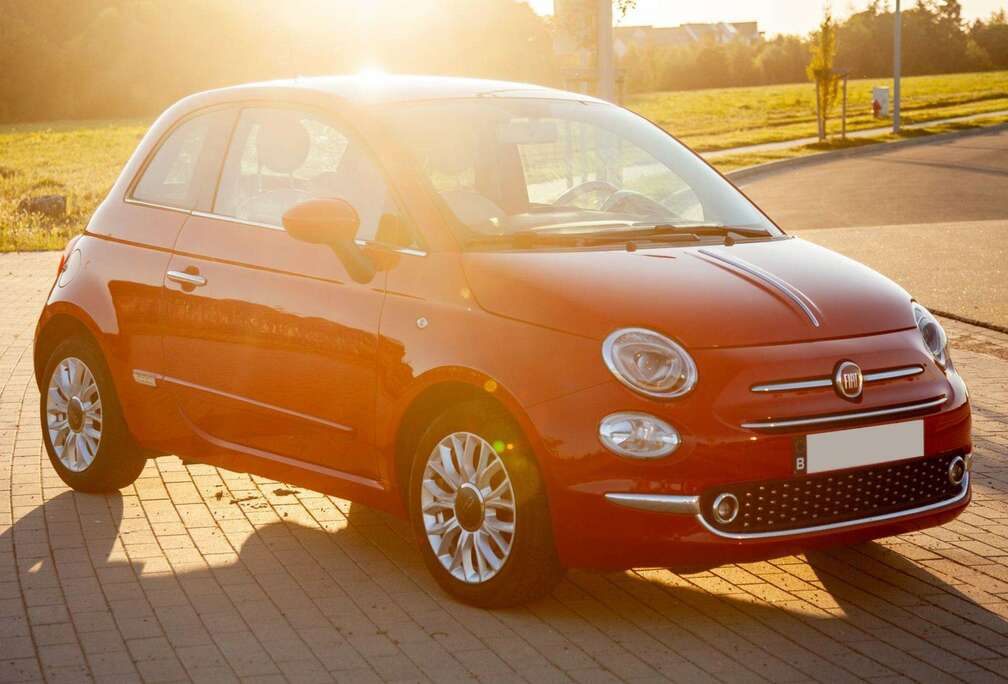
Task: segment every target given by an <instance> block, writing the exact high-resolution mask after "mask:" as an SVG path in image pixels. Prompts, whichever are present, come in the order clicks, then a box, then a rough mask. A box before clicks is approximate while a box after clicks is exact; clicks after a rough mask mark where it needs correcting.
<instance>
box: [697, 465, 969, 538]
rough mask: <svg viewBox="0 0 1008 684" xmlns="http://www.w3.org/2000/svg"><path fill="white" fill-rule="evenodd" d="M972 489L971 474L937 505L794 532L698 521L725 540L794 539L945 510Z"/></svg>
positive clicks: (703, 519)
mask: <svg viewBox="0 0 1008 684" xmlns="http://www.w3.org/2000/svg"><path fill="white" fill-rule="evenodd" d="M969 488H970V478H969V473H967V474H966V479H965V480H963V488H962V491H961V492H959V493H958V494H956V495H955V496H954V497H952V498H951V499H946V500H945V501H938V502H937V503H933V504H928V505H927V506H918V507H917V508H911V509H909V510H905V511H896V512H895V513H885V514H883V515H873V516H870V517H867V518H858V519H857V520H846V521H844V522H838V523H829V524H828V525H814V526H813V527H800V528H798V529H794V530H777V531H774V532H725V531H723V530H719V529H717V528H716V527H714V526H713V525H711V524H710V523H709V522H707V520H706V519H705V518H704V517H703V515H702V514H701V513H697V516H696V518H697V520H698V521H699V522H700V524H701V525H702V526H703V527H704V528H705V529H706V530H707V531H708V532H710V533H712V534H715V535H717V536H719V537H722V538H724V539H736V540H743V539H771V538H774V537H794V536H800V535H804V534H814V533H816V532H828V531H832V530H840V529H843V528H845V527H856V526H858V525H868V524H871V523H876V522H883V521H885V520H896V519H897V518H903V517H906V516H909V515H917V514H918V513H926V512H928V511H934V510H937V509H939V508H944V507H945V506H951V505H952V504H955V503H958V502H960V501H962V500H963V499H964V498H966V495H967V494H968V493H969V490H970V489H969Z"/></svg>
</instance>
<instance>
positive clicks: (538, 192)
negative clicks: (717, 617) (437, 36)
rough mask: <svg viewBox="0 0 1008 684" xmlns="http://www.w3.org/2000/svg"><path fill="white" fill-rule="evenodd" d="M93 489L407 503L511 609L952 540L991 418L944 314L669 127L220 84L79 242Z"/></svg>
mask: <svg viewBox="0 0 1008 684" xmlns="http://www.w3.org/2000/svg"><path fill="white" fill-rule="evenodd" d="M35 370H36V375H37V381H38V385H39V388H40V390H41V392H40V394H41V422H42V433H43V437H44V442H45V447H46V450H47V451H48V454H49V458H50V460H51V461H52V465H53V467H54V468H55V469H56V471H57V472H58V473H59V476H60V477H61V478H62V479H63V481H64V482H66V483H67V484H68V485H69V486H70V487H72V488H74V489H77V490H81V491H86V492H106V491H111V490H116V489H120V488H123V487H127V486H129V485H130V484H131V483H132V482H133V481H134V480H135V479H136V478H137V477H138V475H139V474H140V472H141V470H142V468H143V467H144V463H145V460H146V459H149V458H153V457H156V456H158V455H161V454H175V455H177V456H179V457H180V458H182V459H183V460H184V461H186V462H201V463H208V464H212V465H215V466H219V467H221V468H225V469H230V470H235V471H242V472H251V473H256V474H260V475H262V476H265V477H268V478H274V479H277V480H281V481H284V482H289V483H294V484H297V485H300V486H304V487H308V488H313V489H316V490H319V491H321V492H325V493H328V494H332V495H335V496H339V497H344V498H347V499H350V500H353V501H355V502H359V503H361V504H364V505H367V506H370V507H373V508H376V509H381V510H384V511H387V512H390V513H392V514H397V515H401V516H404V517H408V519H409V520H410V521H411V525H412V529H413V530H414V531H415V534H416V537H417V540H418V544H419V548H420V553H421V554H422V556H423V558H424V560H425V562H426V564H427V566H428V567H429V569H430V571H431V572H432V573H433V576H434V577H435V578H436V579H437V582H438V583H439V584H440V585H441V586H442V587H443V588H444V589H445V590H446V591H448V592H450V593H451V594H453V595H455V596H456V597H459V598H460V599H462V600H464V601H467V602H470V603H473V604H476V605H480V606H502V605H508V604H515V603H518V602H521V601H525V600H528V599H530V598H532V597H535V596H537V595H541V594H543V593H544V592H547V591H548V590H549V589H550V588H551V587H552V586H553V585H554V584H555V583H556V582H557V580H558V579H559V577H560V576H561V574H562V572H563V569H564V568H568V567H595V568H629V567H634V566H642V565H648V566H665V567H672V568H685V567H690V568H696V567H702V566H708V567H710V566H712V565H716V564H720V563H724V562H732V561H742V560H752V559H758V558H767V557H773V556H777V555H782V554H788V553H794V552H798V551H800V550H802V549H807V548H810V547H814V546H816V545H824V544H840V543H855V542H859V541H864V540H868V539H872V538H877V537H882V536H886V535H893V534H897V533H902V532H906V531H910V530H916V529H920V528H924V527H929V526H933V525H939V524H942V523H944V522H946V521H948V520H951V519H952V518H953V517H955V516H956V515H957V514H958V513H959V512H960V511H962V510H963V508H964V507H965V506H966V505H967V503H968V501H969V498H970V484H969V470H970V455H971V441H970V408H969V403H968V398H967V391H966V386H965V385H964V383H963V380H962V379H961V378H960V376H959V375H958V374H957V373H956V370H955V368H954V366H953V364H952V359H951V358H950V357H949V350H948V345H947V339H946V335H945V332H944V331H943V329H942V327H941V325H940V324H939V322H938V321H937V320H936V319H935V318H934V317H933V316H932V315H931V314H930V313H929V312H928V311H927V310H926V309H925V308H924V307H923V306H921V305H920V304H919V303H917V302H916V301H914V300H913V299H912V298H911V296H910V295H909V294H907V293H906V292H905V291H904V290H903V289H901V288H900V287H898V286H897V285H895V284H894V283H892V282H891V281H889V280H887V279H886V278H884V277H882V276H880V275H879V274H877V273H875V272H873V271H872V270H870V269H868V268H866V267H864V266H862V265H860V264H858V263H856V262H854V261H851V260H850V259H847V258H844V257H842V256H840V255H838V254H835V253H833V252H831V251H829V250H827V249H823V248H822V247H818V246H816V245H813V244H810V243H808V242H805V241H804V240H801V239H797V238H794V237H791V236H789V235H786V234H785V233H784V232H783V231H781V230H780V229H779V228H778V227H777V226H775V225H774V223H773V222H772V221H771V220H770V219H769V218H767V216H765V215H764V214H763V213H762V212H761V211H760V210H759V209H758V208H757V207H756V206H754V205H753V204H752V203H751V202H750V201H749V200H748V199H747V198H746V197H745V196H744V195H743V194H742V193H741V192H740V191H739V190H737V189H736V188H735V187H734V186H733V185H732V184H731V183H730V182H728V181H727V180H726V179H725V178H723V177H722V176H721V175H719V174H718V173H717V172H716V171H714V170H713V169H712V168H711V167H710V166H708V165H707V164H706V163H705V162H704V161H703V160H701V159H700V158H699V157H697V156H696V155H695V154H694V153H692V152H691V151H690V150H689V149H687V148H686V147H685V146H683V145H682V144H680V143H679V142H677V141H676V140H675V139H674V138H673V137H671V136H669V135H668V134H667V133H666V132H665V131H663V130H662V129H660V128H658V127H657V126H655V125H653V124H651V123H649V122H648V121H646V120H645V119H642V118H640V117H638V116H636V115H634V114H632V113H630V112H629V111H627V110H625V109H621V108H619V107H616V106H613V105H611V104H608V103H605V102H602V101H599V100H595V99H592V98H590V97H586V96H584V95H579V94H574V93H566V92H560V91H556V90H551V89H546V88H541V87H536V86H528V85H521V84H514V83H502V82H489V81H477V80H466V79H447V78H428V77H392V76H388V77H382V78H365V77H352V76H347V77H331V78H308V79H297V80H292V81H278V82H270V83H263V84H253V85H246V86H239V87H232V88H225V89H220V90H215V91H211V92H205V93H200V94H196V95H193V96H190V97H187V98H185V99H183V100H181V101H180V102H178V103H177V104H175V105H174V106H172V107H171V108H170V109H168V110H167V111H166V112H165V113H164V114H163V115H162V116H161V117H160V118H159V119H158V120H157V121H156V122H155V123H154V124H153V126H152V127H151V128H150V131H149V132H148V133H147V134H146V136H145V137H144V138H143V140H142V142H141V143H140V145H139V147H138V148H137V150H136V152H135V153H134V154H133V156H132V158H131V159H130V160H129V162H128V163H127V164H126V167H125V169H124V170H123V172H122V175H121V176H120V177H119V179H118V181H117V182H116V184H115V186H114V187H113V188H112V190H111V192H110V193H109V195H108V197H107V198H106V199H105V200H104V202H103V203H102V204H101V206H100V207H99V208H98V209H97V211H96V212H95V214H94V216H93V217H92V218H91V220H90V223H89V224H88V226H87V229H86V230H85V231H84V233H83V234H82V235H81V236H80V237H79V238H77V239H75V240H73V241H72V242H71V243H70V244H69V245H68V246H67V248H66V250H65V252H64V254H63V257H62V260H61V262H60V265H59V272H58V276H57V278H56V282H55V283H54V285H53V287H52V291H51V293H50V295H49V298H48V301H47V303H46V306H45V308H44V310H43V312H42V314H41V318H40V320H39V323H38V328H37V332H36V338H35Z"/></svg>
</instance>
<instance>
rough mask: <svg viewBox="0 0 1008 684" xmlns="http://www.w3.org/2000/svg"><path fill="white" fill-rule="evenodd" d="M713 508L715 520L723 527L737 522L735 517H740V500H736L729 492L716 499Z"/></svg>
mask: <svg viewBox="0 0 1008 684" xmlns="http://www.w3.org/2000/svg"><path fill="white" fill-rule="evenodd" d="M712 508H713V510H714V520H716V521H717V522H718V523H720V524H722V525H730V524H731V523H732V522H733V521H734V520H735V517H736V516H738V508H739V507H738V499H737V498H735V495H734V494H729V493H727V492H726V493H724V494H719V495H718V498H716V499H714V505H713V506H712Z"/></svg>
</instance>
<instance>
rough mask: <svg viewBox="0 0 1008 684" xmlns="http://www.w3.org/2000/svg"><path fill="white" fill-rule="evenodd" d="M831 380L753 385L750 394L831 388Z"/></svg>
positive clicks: (818, 379) (816, 379)
mask: <svg viewBox="0 0 1008 684" xmlns="http://www.w3.org/2000/svg"><path fill="white" fill-rule="evenodd" d="M832 386H833V380H832V379H831V378H815V379H814V380H795V381H794V382H768V383H766V384H763V385H753V386H752V387H750V388H749V391H750V392H790V391H792V390H803V389H818V388H820V387H832Z"/></svg>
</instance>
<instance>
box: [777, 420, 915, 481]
mask: <svg viewBox="0 0 1008 684" xmlns="http://www.w3.org/2000/svg"><path fill="white" fill-rule="evenodd" d="M795 442H796V443H795V472H796V473H799V474H809V475H811V474H813V473H825V472H829V471H831V470H844V469H846V468H860V467H862V466H869V465H876V464H878V463H890V462H892V461H905V460H907V459H910V458H920V457H921V456H923V455H924V421H923V420H912V421H908V422H905V423H892V424H890V425H875V426H872V427H863V428H854V429H852V430H837V431H836V432H820V433H818V434H814V435H807V436H805V437H804V438H798V439H797V440H795Z"/></svg>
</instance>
